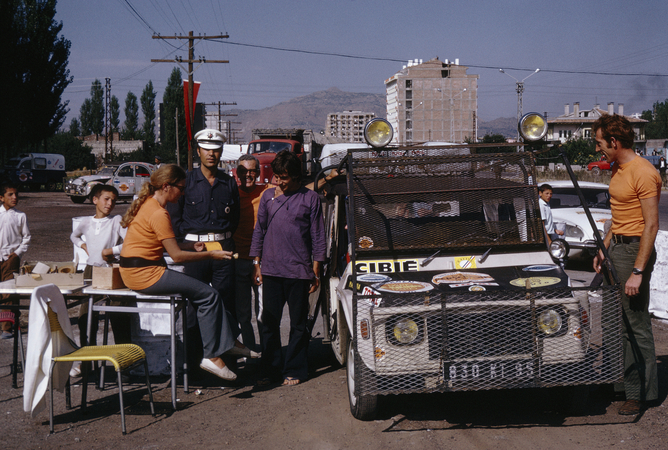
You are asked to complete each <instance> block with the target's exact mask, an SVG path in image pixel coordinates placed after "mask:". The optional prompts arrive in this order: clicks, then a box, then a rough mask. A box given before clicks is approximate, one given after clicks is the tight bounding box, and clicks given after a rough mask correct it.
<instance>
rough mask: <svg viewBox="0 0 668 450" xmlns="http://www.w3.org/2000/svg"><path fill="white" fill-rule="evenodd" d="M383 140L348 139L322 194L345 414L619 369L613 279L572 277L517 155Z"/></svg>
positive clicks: (332, 337) (611, 374) (605, 377)
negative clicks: (584, 282) (334, 180)
mask: <svg viewBox="0 0 668 450" xmlns="http://www.w3.org/2000/svg"><path fill="white" fill-rule="evenodd" d="M376 120H378V119H376ZM543 120H544V119H543ZM387 127H388V128H389V130H388V131H386V132H385V133H384V134H385V135H388V134H389V135H390V139H391V126H390V125H389V124H387ZM545 129H546V126H545ZM379 134H383V133H379ZM543 135H544V134H543ZM385 137H387V136H385ZM390 139H386V142H389V140H390ZM525 140H526V138H525ZM384 145H386V144H384ZM384 145H381V146H374V147H375V148H374V149H372V150H364V149H362V150H360V149H350V150H349V151H348V152H347V155H346V157H345V158H344V160H343V161H342V162H341V163H340V166H339V168H340V169H342V170H343V171H344V172H345V180H344V181H343V182H344V183H345V189H343V190H341V189H339V190H336V189H334V190H333V194H330V195H328V196H327V197H325V203H324V205H323V211H325V224H326V227H327V236H328V255H327V256H328V261H327V264H326V265H325V276H324V280H325V281H324V282H323V289H322V292H321V301H322V302H323V304H324V308H323V322H324V324H325V334H326V339H327V340H329V341H330V343H331V346H332V349H333V351H334V354H335V356H336V357H337V359H338V360H339V362H341V363H342V364H344V365H345V366H346V374H347V385H348V398H349V403H350V410H351V413H352V415H353V416H354V417H356V418H358V419H361V420H371V419H373V418H374V417H375V415H376V412H377V409H378V401H379V397H380V396H384V395H396V394H407V393H430V392H455V391H471V390H493V389H515V388H547V387H556V386H567V387H575V386H581V385H587V384H595V383H611V382H615V381H618V380H619V379H620V378H621V376H622V355H621V334H620V329H621V328H620V327H621V319H620V315H619V308H620V288H619V285H614V286H608V287H600V288H596V289H592V288H589V287H586V288H585V287H582V288H578V287H574V286H573V285H572V283H571V280H570V278H569V277H568V275H567V273H566V272H565V271H564V268H563V264H562V263H563V258H564V255H565V254H567V253H568V252H567V245H566V244H565V243H564V242H559V240H555V241H554V242H553V243H552V245H551V247H548V246H547V244H546V238H545V233H544V227H543V223H542V218H541V216H540V207H539V203H538V202H539V196H538V187H537V184H536V170H535V165H534V158H533V154H532V153H531V152H529V151H526V152H514V153H502V154H477V153H476V151H475V145H470V146H469V148H468V151H466V152H464V151H463V149H464V146H462V145H458V146H442V147H441V146H423V147H421V148H418V147H419V146H418V147H416V146H412V147H407V148H389V147H385V146H384ZM601 300H602V301H601ZM601 348H604V349H605V351H601ZM579 395H581V392H580V391H573V396H574V398H576V397H577V396H579Z"/></svg>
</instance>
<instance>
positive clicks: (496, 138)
mask: <svg viewBox="0 0 668 450" xmlns="http://www.w3.org/2000/svg"><path fill="white" fill-rule="evenodd" d="M480 142H481V143H483V144H503V143H505V142H506V138H505V137H504V136H503V135H502V134H486V135H485V136H483V138H482V140H481V141H480ZM515 151H517V150H516V148H515V147H494V146H489V147H482V148H478V149H476V153H508V152H515Z"/></svg>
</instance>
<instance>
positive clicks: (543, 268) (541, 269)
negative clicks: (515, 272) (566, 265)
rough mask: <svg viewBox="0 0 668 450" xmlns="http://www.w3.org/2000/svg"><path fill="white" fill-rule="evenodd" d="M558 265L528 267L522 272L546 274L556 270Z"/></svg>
mask: <svg viewBox="0 0 668 450" xmlns="http://www.w3.org/2000/svg"><path fill="white" fill-rule="evenodd" d="M557 267H559V266H557V265H554V264H551V265H536V266H528V267H525V268H523V269H522V270H523V271H525V272H546V271H548V270H554V269H556V268H557Z"/></svg>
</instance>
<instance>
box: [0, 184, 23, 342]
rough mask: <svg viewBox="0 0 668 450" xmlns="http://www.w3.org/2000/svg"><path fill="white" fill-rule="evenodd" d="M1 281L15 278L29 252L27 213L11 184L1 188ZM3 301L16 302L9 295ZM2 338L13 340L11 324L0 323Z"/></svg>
mask: <svg viewBox="0 0 668 450" xmlns="http://www.w3.org/2000/svg"><path fill="white" fill-rule="evenodd" d="M0 202H1V203H2V205H1V206H0V278H1V279H0V281H7V280H11V279H12V278H14V273H18V272H19V269H20V267H21V255H23V254H24V253H25V252H26V251H28V245H29V244H30V230H28V221H27V219H26V215H25V213H23V212H21V211H19V210H17V209H16V208H15V206H16V205H17V204H18V202H19V192H18V189H17V188H16V186H15V185H14V184H12V183H10V182H5V183H2V186H0ZM0 300H1V301H11V302H15V301H16V300H13V299H12V298H11V297H10V295H9V294H2V295H0ZM0 327H1V328H0V338H1V339H11V338H12V336H13V335H12V333H11V332H10V330H11V328H12V325H11V323H10V322H0Z"/></svg>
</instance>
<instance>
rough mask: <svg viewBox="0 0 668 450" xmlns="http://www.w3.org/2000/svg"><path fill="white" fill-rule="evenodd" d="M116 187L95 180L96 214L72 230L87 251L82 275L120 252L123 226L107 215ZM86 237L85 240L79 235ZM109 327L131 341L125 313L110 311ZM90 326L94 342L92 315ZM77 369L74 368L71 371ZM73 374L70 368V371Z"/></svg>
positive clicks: (82, 318) (83, 318) (82, 314)
mask: <svg viewBox="0 0 668 450" xmlns="http://www.w3.org/2000/svg"><path fill="white" fill-rule="evenodd" d="M117 198H118V191H117V190H116V188H115V187H113V186H110V185H107V184H98V185H97V186H95V187H94V188H93V190H92V192H91V200H92V201H93V204H94V205H95V215H94V216H93V217H84V218H83V219H82V220H81V222H80V223H79V225H78V226H77V227H76V229H75V230H74V231H73V232H72V234H71V236H70V240H71V241H72V243H73V244H74V245H76V246H77V247H80V248H82V249H83V250H84V251H85V252H86V253H87V254H88V261H87V266H86V270H85V271H84V278H90V277H91V274H92V266H103V267H106V266H108V263H111V262H113V261H114V258H115V257H116V256H118V255H120V254H121V247H122V246H123V239H124V238H125V233H126V231H127V230H126V229H125V228H123V227H122V226H121V219H122V217H121V216H110V214H111V212H112V211H113V209H114V207H115V206H116V199H117ZM82 236H83V237H84V238H85V241H84V240H83V239H82V238H81V237H82ZM87 314H88V304H85V303H84V304H83V305H81V307H80V309H79V330H80V331H81V333H82V336H83V335H85V332H86V322H87ZM109 318H110V320H111V328H112V330H113V332H114V342H115V343H116V344H127V343H130V321H129V318H128V317H127V315H124V314H110V315H109ZM93 322H94V326H93V329H92V330H91V334H92V336H91V337H90V339H89V345H92V343H94V342H95V335H96V334H97V321H96V320H95V319H94V320H93ZM74 372H76V371H74ZM71 374H73V372H71Z"/></svg>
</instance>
